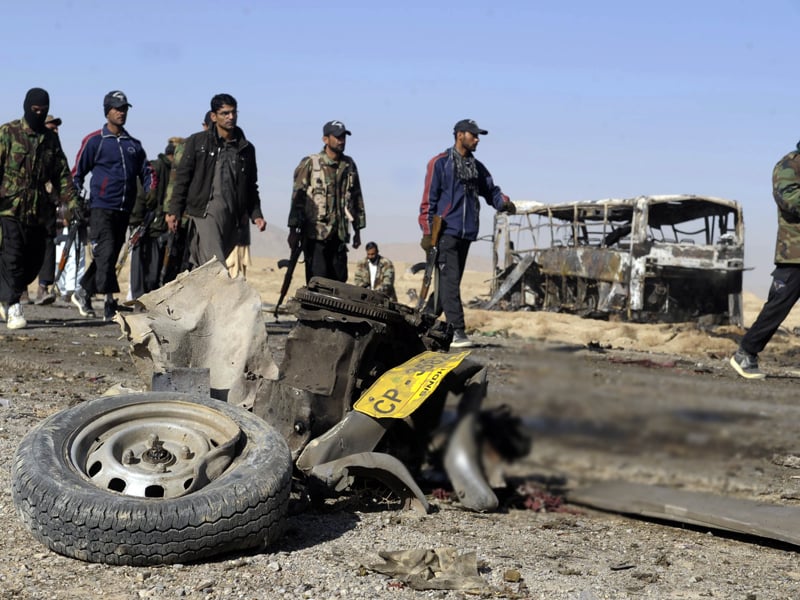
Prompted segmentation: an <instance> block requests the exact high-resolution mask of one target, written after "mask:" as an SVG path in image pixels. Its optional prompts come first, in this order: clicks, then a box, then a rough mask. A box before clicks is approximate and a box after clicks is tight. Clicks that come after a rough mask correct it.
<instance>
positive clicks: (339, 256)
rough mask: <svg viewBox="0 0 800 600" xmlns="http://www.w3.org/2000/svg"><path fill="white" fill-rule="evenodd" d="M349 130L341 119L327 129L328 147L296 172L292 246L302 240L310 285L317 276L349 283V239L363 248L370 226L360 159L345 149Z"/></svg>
mask: <svg viewBox="0 0 800 600" xmlns="http://www.w3.org/2000/svg"><path fill="white" fill-rule="evenodd" d="M348 135H350V132H349V131H348V130H347V128H346V127H345V126H344V123H342V122H341V121H328V122H327V123H325V125H324V126H323V128H322V142H323V143H324V144H325V147H324V148H323V149H322V151H321V152H319V153H318V154H312V155H311V156H306V157H305V158H304V159H303V160H301V161H300V164H299V165H298V166H297V168H296V169H295V171H294V185H293V187H292V206H291V209H290V210H289V239H288V242H289V248H290V249H293V248H295V247H297V245H298V244H302V247H303V256H304V258H305V263H306V283H308V281H309V280H310V279H311V278H312V277H327V278H328V279H336V280H337V281H342V282H344V281H347V243H348V242H349V241H350V225H351V224H352V226H353V248H358V247H359V246H361V230H362V229H363V228H364V227H366V224H367V221H366V217H365V215H364V198H363V197H362V195H361V183H360V181H359V179H358V170H357V169H356V163H355V162H354V161H353V159H352V158H350V157H349V156H347V155H346V154H345V153H344V149H345V143H346V141H347V136H348Z"/></svg>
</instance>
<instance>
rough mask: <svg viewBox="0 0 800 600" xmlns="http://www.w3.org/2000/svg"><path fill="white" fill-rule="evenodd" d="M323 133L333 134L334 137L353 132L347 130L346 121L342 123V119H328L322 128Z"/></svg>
mask: <svg viewBox="0 0 800 600" xmlns="http://www.w3.org/2000/svg"><path fill="white" fill-rule="evenodd" d="M322 135H332V136H333V137H339V136H342V135H352V134H351V133H350V132H349V131H347V127H345V126H344V123H342V122H341V121H328V122H327V123H325V125H324V127H323V128H322Z"/></svg>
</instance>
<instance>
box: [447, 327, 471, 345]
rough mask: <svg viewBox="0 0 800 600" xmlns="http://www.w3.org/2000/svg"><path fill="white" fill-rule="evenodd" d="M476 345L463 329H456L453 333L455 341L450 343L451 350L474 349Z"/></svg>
mask: <svg viewBox="0 0 800 600" xmlns="http://www.w3.org/2000/svg"><path fill="white" fill-rule="evenodd" d="M474 345H475V344H473V343H472V340H471V339H469V338H468V337H467V334H466V333H464V330H463V329H456V330H455V331H454V332H453V341H452V342H450V347H451V348H472V346H474Z"/></svg>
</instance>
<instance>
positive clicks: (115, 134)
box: [72, 90, 158, 320]
mask: <svg viewBox="0 0 800 600" xmlns="http://www.w3.org/2000/svg"><path fill="white" fill-rule="evenodd" d="M129 108H131V104H130V103H129V102H128V98H127V96H125V94H124V93H122V92H121V91H119V90H114V91H112V92H109V93H108V94H106V96H105V98H104V99H103V110H104V112H105V116H106V124H105V125H103V127H102V129H99V130H97V131H95V132H93V133H90V134H89V135H87V136H86V137H85V138H84V139H83V142H82V143H81V147H80V150H78V157H77V158H76V159H75V166H74V167H73V170H72V176H73V178H74V180H75V189H76V190H78V191H80V190H81V189H82V188H83V182H84V179H85V178H86V176H87V175H88V174H89V173H91V174H92V178H91V182H90V186H89V207H90V209H91V211H90V213H89V233H90V238H91V239H90V242H91V244H92V254H93V257H94V260H93V261H92V264H91V265H89V268H88V269H86V272H85V273H84V274H83V277H81V281H80V288H79V289H77V290H75V293H74V294H73V295H72V303H73V304H74V305H75V306H77V307H78V310H79V311H80V313H81V315H83V316H84V317H93V316H94V310H93V309H92V302H91V297H92V295H93V294H96V293H100V294H105V296H106V297H105V303H104V307H103V319H104V320H110V319H111V317H113V316H114V313H116V312H117V310H118V306H117V301H116V300H115V299H114V294H115V293H117V292H119V281H117V272H116V264H117V258H118V257H119V253H120V250H121V249H122V245H123V244H124V243H125V237H126V232H127V229H128V221H129V220H130V215H131V210H133V205H134V203H135V202H136V195H137V179H138V180H139V182H140V183H141V184H142V187H143V188H144V191H145V193H148V192H149V191H150V190H155V189H156V188H157V186H158V180H157V179H156V176H155V173H154V171H153V168H152V167H151V166H150V163H149V161H148V160H147V154H146V153H145V151H144V148H142V144H141V142H140V141H139V140H137V139H136V138H133V137H131V135H130V134H129V133H128V132H127V131H126V130H125V122H126V121H127V119H128V109H129Z"/></svg>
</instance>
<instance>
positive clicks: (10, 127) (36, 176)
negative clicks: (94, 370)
mask: <svg viewBox="0 0 800 600" xmlns="http://www.w3.org/2000/svg"><path fill="white" fill-rule="evenodd" d="M22 106H23V109H24V111H25V113H24V116H23V117H22V118H21V119H18V120H16V121H11V122H10V123H6V124H5V125H2V126H0V234H1V235H2V242H0V318H2V319H3V320H5V321H6V326H7V327H8V328H9V329H20V328H23V327H25V326H26V325H27V321H26V320H25V316H24V315H23V314H22V306H21V305H20V303H19V300H20V295H21V294H22V291H23V290H25V289H27V287H28V284H30V283H31V282H32V281H33V280H34V279H35V278H36V275H37V274H38V273H39V268H40V267H41V266H42V260H43V258H44V252H45V240H46V238H47V236H48V228H49V227H50V221H51V220H52V210H51V208H50V206H49V203H50V202H52V201H51V198H50V194H48V192H47V190H46V188H45V185H46V183H47V182H52V185H53V193H54V194H56V195H57V196H58V197H59V199H60V201H61V203H63V204H67V207H68V210H70V211H72V210H77V209H78V198H77V195H76V192H75V190H74V187H73V185H72V178H71V177H70V171H69V166H68V165H67V157H66V156H64V151H63V150H62V149H61V142H60V141H59V139H58V136H57V135H56V134H55V133H54V132H52V131H51V130H50V129H48V128H47V127H46V126H45V119H46V118H47V111H48V109H49V108H50V96H49V94H48V93H47V92H46V91H45V90H43V89H41V88H32V89H30V90H28V93H27V95H26V96H25V101H24V103H23V105H22Z"/></svg>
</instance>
